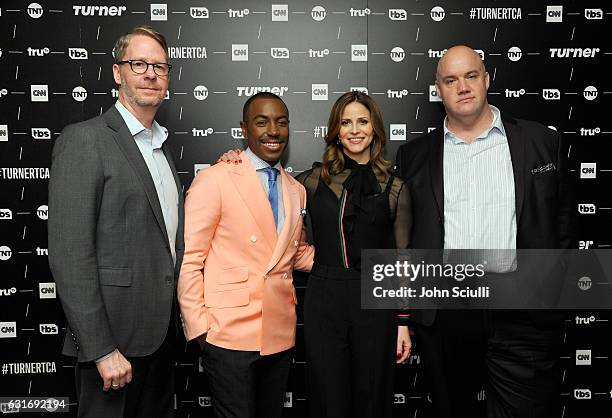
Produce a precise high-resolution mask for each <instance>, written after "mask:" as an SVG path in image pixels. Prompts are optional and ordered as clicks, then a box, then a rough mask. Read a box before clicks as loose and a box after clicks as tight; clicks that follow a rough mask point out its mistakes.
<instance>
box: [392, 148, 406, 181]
mask: <svg viewBox="0 0 612 418" xmlns="http://www.w3.org/2000/svg"><path fill="white" fill-rule="evenodd" d="M404 154H405V152H404V147H403V146H401V147H399V148H398V149H397V154H396V155H395V172H396V173H397V175H398V176H399V178H401V179H402V180H404V181H406V180H407V179H406V173H405V172H404V171H405V170H406V161H405V158H404Z"/></svg>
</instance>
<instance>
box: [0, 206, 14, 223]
mask: <svg viewBox="0 0 612 418" xmlns="http://www.w3.org/2000/svg"><path fill="white" fill-rule="evenodd" d="M9 219H13V211H11V210H10V209H0V221H2V220H9Z"/></svg>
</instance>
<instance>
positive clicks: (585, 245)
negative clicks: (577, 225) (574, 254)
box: [578, 241, 593, 250]
mask: <svg viewBox="0 0 612 418" xmlns="http://www.w3.org/2000/svg"><path fill="white" fill-rule="evenodd" d="M592 245H593V241H578V249H579V250H588V249H589V248H591V246H592Z"/></svg>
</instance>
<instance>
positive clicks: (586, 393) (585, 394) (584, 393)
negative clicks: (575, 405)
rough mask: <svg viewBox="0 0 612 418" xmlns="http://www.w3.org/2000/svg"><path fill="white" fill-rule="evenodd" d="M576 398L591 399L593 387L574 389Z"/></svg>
mask: <svg viewBox="0 0 612 418" xmlns="http://www.w3.org/2000/svg"><path fill="white" fill-rule="evenodd" d="M574 399H578V400H582V399H591V389H574Z"/></svg>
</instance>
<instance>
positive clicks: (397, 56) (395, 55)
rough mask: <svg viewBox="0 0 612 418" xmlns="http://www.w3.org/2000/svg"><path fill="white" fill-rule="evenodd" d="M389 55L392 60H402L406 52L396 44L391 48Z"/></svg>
mask: <svg viewBox="0 0 612 418" xmlns="http://www.w3.org/2000/svg"><path fill="white" fill-rule="evenodd" d="M389 56H390V57H391V59H392V60H393V61H394V62H402V61H404V58H405V57H406V53H405V52H404V49H403V48H402V47H400V46H396V47H395V48H393V49H392V50H391V52H390V53H389Z"/></svg>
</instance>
